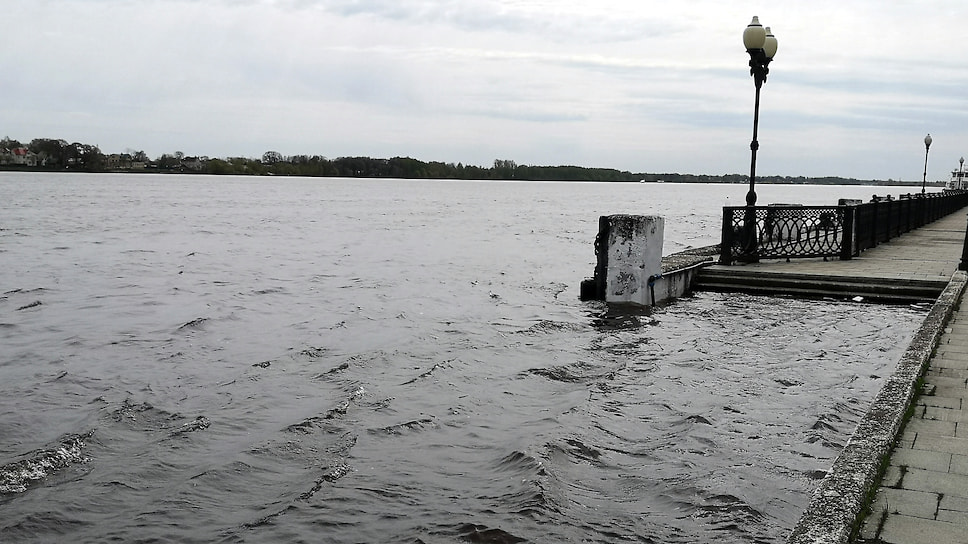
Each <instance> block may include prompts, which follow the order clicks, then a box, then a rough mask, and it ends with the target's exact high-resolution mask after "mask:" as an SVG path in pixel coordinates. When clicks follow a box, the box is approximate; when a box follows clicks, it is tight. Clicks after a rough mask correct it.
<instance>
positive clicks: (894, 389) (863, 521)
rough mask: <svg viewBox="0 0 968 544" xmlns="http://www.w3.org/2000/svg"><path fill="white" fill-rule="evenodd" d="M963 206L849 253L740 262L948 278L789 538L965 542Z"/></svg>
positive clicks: (796, 541)
mask: <svg viewBox="0 0 968 544" xmlns="http://www.w3.org/2000/svg"><path fill="white" fill-rule="evenodd" d="M964 212H965V210H961V211H959V212H956V213H953V214H951V215H949V216H947V217H945V218H942V219H939V220H937V221H935V222H933V223H931V224H928V225H925V226H924V227H921V228H920V229H917V230H915V231H912V232H909V233H906V234H904V235H902V236H900V237H898V238H895V239H893V240H891V241H889V242H886V243H883V244H881V245H879V246H877V247H875V248H871V249H868V250H866V251H864V252H863V253H862V254H861V255H860V256H859V257H855V258H854V259H851V260H848V261H839V260H836V261H835V260H831V261H822V260H819V259H810V260H795V261H793V262H789V263H788V262H786V261H766V262H760V263H755V264H748V265H742V267H743V268H744V269H745V270H759V271H763V272H764V273H789V274H798V275H816V276H817V278H818V280H819V279H820V278H823V280H824V281H835V279H836V278H838V277H849V278H860V279H865V280H869V281H871V282H874V281H878V280H882V279H900V280H929V281H941V282H945V284H946V287H945V288H944V290H943V292H942V293H941V295H940V296H939V297H938V299H937V301H936V302H935V303H934V305H933V306H932V308H931V310H930V312H929V313H928V316H927V317H926V318H925V320H924V322H923V324H922V326H921V328H920V329H919V330H918V331H917V332H916V333H915V336H914V338H913V339H912V341H911V343H910V345H909V347H908V348H907V350H906V351H905V352H904V354H903V355H902V357H901V360H900V361H899V362H898V364H897V366H896V367H895V370H894V372H893V373H892V375H891V376H890V377H888V378H887V380H885V383H884V386H883V387H882V389H881V391H880V392H879V393H878V394H877V396H876V397H875V399H874V401H873V403H872V405H871V408H870V410H869V411H868V412H867V414H866V415H865V416H864V418H863V420H862V421H861V422H860V423H859V424H858V426H857V428H856V429H855V431H854V434H853V436H852V437H851V439H850V441H848V443H847V445H846V446H845V447H844V450H843V451H842V452H841V453H840V455H839V456H838V457H837V459H836V460H835V461H834V464H833V466H832V467H831V469H830V471H829V472H828V474H827V476H826V477H825V478H824V479H823V480H822V481H821V483H820V485H819V486H818V489H817V490H816V492H815V493H814V494H813V496H812V498H811V502H810V504H809V505H808V507H807V509H806V511H805V512H804V514H803V516H802V517H801V519H800V521H799V522H798V523H797V525H796V527H795V528H794V529H793V532H792V533H791V535H790V538H789V540H788V542H789V543H790V544H846V543H847V542H849V541H850V539H851V538H852V537H855V538H856V539H857V540H855V542H858V543H860V542H868V543H902V542H903V543H905V544H918V543H921V542H924V543H928V542H930V543H932V544H939V543H940V544H945V543H966V544H968V406H965V404H966V402H965V399H966V398H968V385H966V384H968V304H963V301H964V293H965V287H966V285H968V275H966V274H965V272H962V271H958V264H959V262H960V260H961V256H962V250H963V247H964V242H965V233H966V225H968V222H966V215H965V213H964ZM922 376H924V378H923V382H922V380H921V377H922ZM922 383H923V385H922ZM912 403H913V414H912V413H911V412H910V411H909V407H911V406H912ZM963 410H965V411H963ZM908 418H909V419H908ZM905 422H907V423H906V424H905ZM902 429H903V433H902ZM885 469H886V471H885ZM882 476H883V478H882Z"/></svg>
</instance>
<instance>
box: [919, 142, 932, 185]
mask: <svg viewBox="0 0 968 544" xmlns="http://www.w3.org/2000/svg"><path fill="white" fill-rule="evenodd" d="M930 148H931V135H930V134H928V135H927V136H925V137H924V177H923V178H921V194H922V195H923V194H924V184H925V183H927V181H928V149H930Z"/></svg>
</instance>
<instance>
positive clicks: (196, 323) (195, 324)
mask: <svg viewBox="0 0 968 544" xmlns="http://www.w3.org/2000/svg"><path fill="white" fill-rule="evenodd" d="M206 321H208V318H207V317H199V318H196V319H193V320H191V321H189V322H188V323H185V324H184V325H182V326H180V327H178V330H180V331H181V330H186V329H200V328H202V325H204V324H205V322H206Z"/></svg>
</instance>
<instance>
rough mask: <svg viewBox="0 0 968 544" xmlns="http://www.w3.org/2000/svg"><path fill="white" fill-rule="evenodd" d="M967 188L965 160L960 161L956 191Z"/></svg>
mask: <svg viewBox="0 0 968 544" xmlns="http://www.w3.org/2000/svg"><path fill="white" fill-rule="evenodd" d="M964 188H965V158H964V157H962V158H960V159H958V186H957V187H955V189H959V190H962V189H964Z"/></svg>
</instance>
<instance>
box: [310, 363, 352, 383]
mask: <svg viewBox="0 0 968 544" xmlns="http://www.w3.org/2000/svg"><path fill="white" fill-rule="evenodd" d="M349 367H350V364H349V363H343V364H341V365H339V366H337V367H335V368H331V369H329V370H327V371H326V372H323V373H321V374H317V375H315V376H313V379H314V380H318V379H320V378H322V377H324V376H331V375H333V374H336V373H339V372H342V371H344V370H346V369H348V368H349Z"/></svg>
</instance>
